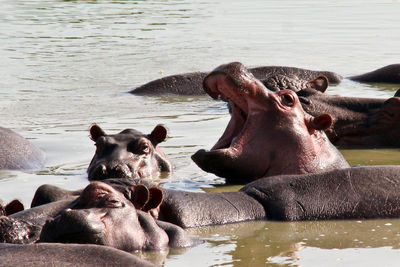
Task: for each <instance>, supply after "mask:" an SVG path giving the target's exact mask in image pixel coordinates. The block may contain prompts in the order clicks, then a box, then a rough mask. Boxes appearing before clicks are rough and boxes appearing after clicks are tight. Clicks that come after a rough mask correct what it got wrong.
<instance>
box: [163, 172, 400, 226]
mask: <svg viewBox="0 0 400 267" xmlns="http://www.w3.org/2000/svg"><path fill="white" fill-rule="evenodd" d="M164 191H165V200H164V203H163V204H162V205H161V210H160V217H159V218H160V219H161V220H163V219H164V220H166V221H169V222H172V223H175V224H177V225H180V226H182V227H184V228H185V227H195V226H203V225H211V224H225V223H232V222H238V221H248V220H261V219H263V220H265V219H266V220H279V221H300V220H332V219H372V218H398V217H400V167H398V166H372V167H353V168H346V169H340V170H332V171H329V172H324V173H315V174H304V175H279V176H273V177H267V178H262V179H259V180H257V181H254V182H252V183H249V184H247V185H245V186H244V187H243V188H242V189H241V190H240V191H239V192H227V193H191V192H183V191H173V190H164Z"/></svg>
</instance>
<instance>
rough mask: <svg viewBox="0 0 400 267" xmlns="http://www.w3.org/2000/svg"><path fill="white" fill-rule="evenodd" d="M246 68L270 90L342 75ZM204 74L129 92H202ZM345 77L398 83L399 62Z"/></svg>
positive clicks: (171, 78) (337, 79)
mask: <svg viewBox="0 0 400 267" xmlns="http://www.w3.org/2000/svg"><path fill="white" fill-rule="evenodd" d="M249 71H250V72H251V73H252V74H253V75H254V76H255V77H256V78H257V79H258V80H260V81H261V82H263V83H264V85H265V86H266V87H267V88H268V89H270V90H274V88H276V86H282V85H284V84H286V86H288V85H290V87H291V88H290V89H293V88H295V90H298V89H301V88H299V86H301V84H302V83H304V82H306V81H311V80H313V79H315V78H316V77H318V76H319V75H325V76H326V77H327V78H328V80H329V82H330V83H333V84H334V83H336V84H337V83H340V82H341V81H342V79H343V77H342V76H341V75H339V74H337V73H335V72H331V71H315V70H308V69H302V68H295V67H286V66H263V67H256V68H249ZM207 75H208V73H207V72H191V73H184V74H177V75H171V76H166V77H163V78H160V79H156V80H154V81H151V82H148V83H146V84H143V85H141V86H138V87H136V88H134V89H132V90H131V91H130V93H132V94H135V95H164V94H176V95H204V94H205V92H204V90H203V88H202V81H203V80H204V78H205V77H206V76H207ZM347 79H350V80H353V81H358V82H368V83H372V82H374V83H396V84H398V83H400V64H392V65H388V66H385V67H383V68H380V69H377V70H374V71H371V72H368V73H365V74H361V75H356V76H350V77H347ZM270 86H271V87H270ZM284 87H285V86H284ZM286 89H289V88H286Z"/></svg>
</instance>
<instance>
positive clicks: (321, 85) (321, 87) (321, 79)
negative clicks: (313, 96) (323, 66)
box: [306, 74, 329, 93]
mask: <svg viewBox="0 0 400 267" xmlns="http://www.w3.org/2000/svg"><path fill="white" fill-rule="evenodd" d="M328 86H329V80H328V78H327V77H326V76H325V75H322V74H321V75H319V76H318V77H317V78H315V79H314V80H312V81H309V82H307V86H306V87H307V88H314V89H315V90H318V91H320V92H321V93H324V92H325V91H326V89H327V88H328Z"/></svg>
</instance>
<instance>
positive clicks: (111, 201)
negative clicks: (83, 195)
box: [97, 196, 124, 208]
mask: <svg viewBox="0 0 400 267" xmlns="http://www.w3.org/2000/svg"><path fill="white" fill-rule="evenodd" d="M123 206H124V205H123V203H122V202H121V201H119V200H118V199H116V198H113V197H110V196H106V197H104V198H102V199H101V200H100V201H99V203H98V204H97V207H98V208H121V207H123Z"/></svg>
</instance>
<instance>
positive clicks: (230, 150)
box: [192, 62, 348, 183]
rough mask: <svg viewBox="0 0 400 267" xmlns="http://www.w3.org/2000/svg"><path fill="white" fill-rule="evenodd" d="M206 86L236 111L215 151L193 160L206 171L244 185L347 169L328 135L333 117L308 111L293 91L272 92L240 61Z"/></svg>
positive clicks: (216, 74) (209, 79)
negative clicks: (270, 178) (266, 178)
mask: <svg viewBox="0 0 400 267" xmlns="http://www.w3.org/2000/svg"><path fill="white" fill-rule="evenodd" d="M203 87H204V90H205V91H206V92H207V93H208V94H209V95H210V96H211V97H213V98H214V99H222V100H224V101H227V102H228V103H229V105H230V108H231V120H230V122H229V124H228V126H227V128H226V130H225V132H224V133H223V135H222V136H221V138H220V139H219V140H218V142H217V143H216V144H215V145H214V146H213V147H212V149H211V151H205V150H199V151H197V152H196V153H195V154H194V155H193V156H192V159H193V160H194V162H195V163H196V164H197V165H198V166H199V167H200V168H202V169H203V170H205V171H207V172H212V173H214V174H216V175H218V176H221V177H225V178H227V181H228V182H234V183H236V182H238V183H243V182H247V181H251V180H254V179H257V178H260V177H263V176H271V175H276V174H301V173H309V172H318V171H323V170H329V169H332V168H339V167H347V166H348V164H347V162H346V161H345V160H344V159H343V157H342V155H341V154H340V153H339V152H338V150H337V149H336V148H335V147H333V145H332V144H331V143H330V142H329V140H328V139H327V137H326V135H325V133H324V132H323V130H325V129H327V128H329V127H330V126H331V125H332V117H331V116H330V115H329V114H322V115H320V116H317V117H313V116H311V115H309V114H307V113H305V112H304V111H303V109H302V106H301V104H300V102H299V99H298V97H297V95H296V93H295V92H294V91H291V90H281V91H278V92H272V91H270V90H268V89H267V88H265V86H264V85H263V84H262V83H261V82H260V81H259V80H257V79H255V78H254V76H253V75H252V74H251V73H250V72H249V71H248V70H247V69H246V68H245V67H244V66H243V65H242V64H241V63H238V62H234V63H230V64H227V65H222V66H220V67H218V68H217V69H215V70H214V71H212V72H211V73H210V74H209V75H208V76H207V77H206V78H205V79H204V82H203Z"/></svg>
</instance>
